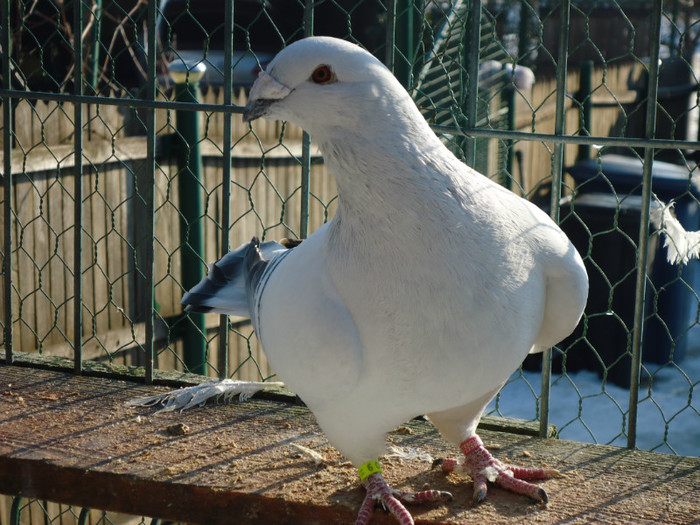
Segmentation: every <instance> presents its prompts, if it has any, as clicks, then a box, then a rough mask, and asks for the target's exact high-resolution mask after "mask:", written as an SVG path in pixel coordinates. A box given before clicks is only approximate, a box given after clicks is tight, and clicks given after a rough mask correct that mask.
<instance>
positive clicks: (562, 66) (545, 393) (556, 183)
mask: <svg viewBox="0 0 700 525" xmlns="http://www.w3.org/2000/svg"><path fill="white" fill-rule="evenodd" d="M560 11H561V14H560V16H561V18H560V20H561V26H560V30H559V51H558V54H557V97H556V101H557V106H556V115H555V121H554V134H555V135H556V137H561V136H563V135H564V128H565V126H566V76H567V65H568V64H567V60H568V57H569V23H570V19H571V0H561V4H560ZM563 169H564V143H563V142H556V143H555V144H554V152H553V154H552V195H551V201H550V203H551V209H552V211H551V217H552V220H554V222H556V223H559V201H560V200H561V186H562V171H563ZM551 383H552V349H551V348H547V349H546V350H545V351H544V353H543V355H542V393H541V396H540V436H541V437H546V436H547V432H548V430H549V395H550V389H551Z"/></svg>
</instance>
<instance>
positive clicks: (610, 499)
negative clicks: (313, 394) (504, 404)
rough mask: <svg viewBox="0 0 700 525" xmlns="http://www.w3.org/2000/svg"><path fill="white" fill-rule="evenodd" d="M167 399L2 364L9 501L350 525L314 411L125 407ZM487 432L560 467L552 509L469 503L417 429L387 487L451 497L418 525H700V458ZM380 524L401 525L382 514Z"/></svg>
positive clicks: (2, 451) (0, 410) (349, 505)
mask: <svg viewBox="0 0 700 525" xmlns="http://www.w3.org/2000/svg"><path fill="white" fill-rule="evenodd" d="M163 390H164V387H147V386H144V385H140V384H137V383H132V382H127V381H121V380H114V379H103V378H95V377H84V376H74V375H71V374H66V373H63V372H57V371H51V370H39V369H34V368H27V367H19V366H0V493H5V494H12V495H22V496H26V497H36V498H42V499H48V500H51V501H56V502H62V503H68V504H74V505H77V506H82V507H89V508H95V509H106V510H113V511H119V512H126V513H129V514H136V515H145V516H152V517H158V518H164V519H171V520H176V521H185V522H190V523H207V524H211V523H236V524H263V523H264V524H276V523H290V524H291V523H304V524H314V523H318V524H324V525H329V524H346V523H352V522H353V520H354V518H355V514H356V512H357V509H358V507H359V505H360V502H361V501H362V497H363V490H362V489H361V488H360V486H359V483H358V479H357V476H356V473H355V469H354V468H353V467H352V465H351V464H350V463H349V462H347V461H346V460H345V459H344V458H343V457H341V456H340V454H339V453H338V452H337V451H336V450H335V449H333V448H332V447H331V446H330V445H329V444H328V442H327V441H326V439H325V437H324V436H323V434H322V433H321V431H320V429H319V428H318V426H317V424H316V422H315V420H314V418H313V416H312V415H311V413H310V412H309V411H308V410H307V409H306V408H304V407H301V406H297V405H295V404H293V403H289V402H284V401H273V400H265V399H254V400H251V401H249V402H247V403H241V404H233V405H212V406H206V407H202V408H198V409H193V410H189V411H187V412H183V413H177V412H175V413H173V412H169V413H163V414H155V409H148V408H131V407H128V406H126V404H125V403H126V402H127V401H129V400H132V399H134V398H137V397H141V396H146V395H151V394H153V393H154V392H158V391H163ZM492 423H493V422H492ZM524 428H527V425H525V427H524ZM480 434H481V436H482V439H483V440H484V443H485V444H486V445H487V446H490V447H491V448H492V449H497V450H495V452H494V453H495V455H496V456H497V457H498V458H499V459H501V460H505V461H509V462H513V463H517V464H524V465H540V464H542V465H545V464H546V465H548V466H552V467H555V468H558V469H559V470H560V471H562V473H563V476H562V477H560V478H557V479H551V480H548V481H545V482H543V483H542V484H543V486H544V487H545V488H546V490H547V492H548V493H549V496H550V503H549V506H548V507H546V508H545V507H543V506H540V505H535V504H532V503H530V502H529V501H528V500H527V499H525V498H523V497H520V496H516V495H513V494H510V493H506V492H504V491H503V490H500V489H498V488H495V487H494V488H491V489H490V492H489V496H488V498H487V500H486V502H485V503H483V504H481V505H479V506H478V507H473V506H472V505H471V503H470V499H471V489H472V484H471V481H470V480H469V479H464V478H462V477H460V476H458V475H456V474H450V475H448V476H446V475H444V474H443V473H442V472H440V471H438V470H431V463H430V461H431V458H433V457H444V456H445V455H454V454H456V452H457V451H456V450H455V449H454V448H453V447H452V446H451V445H449V444H448V443H446V442H445V441H444V440H442V439H441V438H440V437H439V436H438V435H437V433H436V432H435V430H434V429H433V427H432V426H431V425H430V424H429V423H428V422H426V421H420V420H414V421H411V422H409V423H407V424H406V425H404V426H402V427H400V428H399V429H398V430H397V431H395V432H393V433H391V434H390V435H389V439H388V443H387V445H388V446H389V447H390V450H393V452H394V454H391V455H390V456H389V457H387V458H384V459H383V460H382V462H383V465H384V467H385V474H386V477H387V479H388V481H389V483H391V484H392V485H394V486H396V487H397V488H412V489H421V488H423V487H432V488H436V489H440V490H449V491H450V492H452V493H453V494H454V496H455V500H454V501H453V502H452V503H449V504H435V505H428V506H412V507H411V511H412V513H413V514H414V516H415V518H416V521H417V523H423V524H447V523H467V522H468V523H523V522H533V521H537V522H538V523H563V522H567V523H570V522H576V523H581V522H598V523H600V522H603V523H612V522H620V523H669V524H673V523H691V522H695V523H697V520H698V511H699V506H698V505H699V504H698V501H700V459H699V458H683V457H678V456H671V455H664V454H657V453H651V452H641V451H630V450H625V449H621V448H617V447H611V446H599V445H587V444H582V443H575V442H568V441H563V440H556V439H540V438H536V437H532V436H527V435H523V434H513V433H506V432H497V431H492V430H486V429H482V430H481V431H480ZM391 447H394V448H393V449H392V448H391ZM308 450H312V451H314V452H315V454H311V453H309V452H308ZM319 455H320V456H319ZM372 523H373V524H389V523H395V521H394V519H393V518H392V517H390V516H388V515H386V514H384V513H383V512H381V511H379V510H378V511H377V512H375V514H374V516H373V518H372Z"/></svg>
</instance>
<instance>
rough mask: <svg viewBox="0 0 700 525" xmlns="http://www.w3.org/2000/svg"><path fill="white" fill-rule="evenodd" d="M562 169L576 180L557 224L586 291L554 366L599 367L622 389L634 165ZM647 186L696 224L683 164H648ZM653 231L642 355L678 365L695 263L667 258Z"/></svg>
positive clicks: (631, 284)
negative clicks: (582, 272) (578, 322)
mask: <svg viewBox="0 0 700 525" xmlns="http://www.w3.org/2000/svg"><path fill="white" fill-rule="evenodd" d="M568 172H569V173H570V174H571V175H572V176H573V178H574V179H575V180H576V196H575V198H573V199H572V198H571V197H569V198H566V199H565V200H563V201H562V209H561V218H562V229H563V230H564V231H565V232H566V233H567V235H568V236H569V238H570V239H571V240H572V242H573V243H574V245H575V246H576V248H577V249H578V250H579V252H580V253H581V255H582V256H584V257H585V263H586V268H587V270H588V274H589V278H590V292H589V299H588V303H587V305H586V324H587V326H586V327H585V329H584V326H583V325H582V326H580V327H579V328H578V329H577V331H576V332H575V333H574V335H573V336H571V337H569V338H568V339H567V340H565V341H564V342H562V344H560V345H559V347H560V348H561V349H563V351H564V355H563V356H562V355H561V354H559V355H558V357H557V354H556V353H555V363H554V366H555V370H557V369H559V368H560V367H562V368H565V369H566V370H567V371H573V370H578V369H581V368H585V369H591V370H596V371H598V372H599V373H600V374H601V376H602V375H603V374H604V372H605V371H606V370H607V374H606V377H607V379H608V380H610V381H612V382H614V383H616V384H619V385H623V386H629V382H630V362H631V353H630V351H631V343H632V327H633V316H634V303H635V280H636V271H635V267H636V245H637V243H638V240H639V227H640V218H641V208H642V201H641V196H640V194H641V181H642V162H641V160H639V159H637V158H634V157H624V156H620V155H603V156H602V157H601V158H600V159H591V160H586V161H583V162H580V163H578V164H576V165H575V166H572V167H571V168H569V169H568ZM652 191H653V192H654V193H655V194H656V196H657V197H658V198H659V199H661V200H662V201H663V202H665V203H668V202H670V201H673V202H674V203H675V207H674V212H675V214H676V216H677V218H678V220H679V221H680V222H681V224H682V225H683V227H684V228H685V229H686V230H699V229H700V206H698V201H697V198H698V197H699V196H700V187H699V186H698V184H697V179H696V178H695V177H691V176H690V174H689V170H688V169H686V168H684V167H681V166H678V165H675V164H669V163H666V162H654V164H653V171H652ZM652 206H657V204H656V202H652ZM656 233H658V232H654V230H653V228H652V234H653V235H652V237H651V242H650V246H649V259H648V268H647V270H648V274H649V279H648V286H647V289H646V301H645V312H646V316H645V324H644V338H643V342H642V344H643V347H642V350H643V357H642V358H643V360H644V361H648V362H654V363H665V362H668V361H669V360H670V359H673V360H674V361H675V362H676V363H678V362H680V361H681V360H682V359H683V357H684V355H685V351H686V346H687V338H688V337H687V332H688V329H689V327H690V326H691V324H692V323H693V320H694V319H695V316H696V314H697V312H698V295H697V294H696V291H695V290H696V289H697V288H698V286H697V285H698V280H699V278H700V263H698V262H697V261H691V262H690V263H689V264H687V265H672V264H670V263H668V262H667V260H666V249H665V248H664V247H663V238H661V237H660V236H659V235H658V234H656ZM586 256H587V257H586ZM584 330H585V332H584Z"/></svg>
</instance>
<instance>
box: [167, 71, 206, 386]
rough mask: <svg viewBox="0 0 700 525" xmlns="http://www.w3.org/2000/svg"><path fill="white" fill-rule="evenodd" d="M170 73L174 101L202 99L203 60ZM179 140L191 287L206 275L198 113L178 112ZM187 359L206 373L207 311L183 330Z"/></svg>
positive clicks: (185, 272) (186, 276) (186, 272)
mask: <svg viewBox="0 0 700 525" xmlns="http://www.w3.org/2000/svg"><path fill="white" fill-rule="evenodd" d="M169 67H170V69H169V73H170V76H171V78H172V79H173V81H174V82H175V100H176V101H178V102H185V103H194V104H196V103H197V102H198V101H199V97H198V93H197V92H198V90H199V80H200V79H201V77H202V75H203V74H204V71H205V70H206V68H205V66H204V64H202V63H201V62H200V63H198V64H196V65H195V66H193V67H189V66H188V65H186V64H184V63H183V62H182V61H180V60H176V61H174V62H173V63H171V64H170V66H169ZM175 121H176V125H175V127H176V129H177V133H176V136H177V140H176V141H175V142H174V144H173V145H174V147H175V154H176V158H177V167H178V196H179V208H180V238H181V239H182V243H183V246H182V249H181V252H180V254H181V255H180V257H181V259H180V260H181V263H182V286H183V287H184V288H185V289H186V290H189V289H190V288H192V287H193V286H194V285H196V284H197V283H198V282H199V281H201V280H202V278H203V277H204V264H203V261H202V255H203V253H204V225H203V224H202V182H201V181H202V154H201V151H200V147H199V141H200V134H199V113H198V112H196V111H186V110H177V111H176V112H175ZM182 339H183V345H184V356H183V357H184V361H185V366H187V369H188V371H190V372H192V373H195V374H202V375H205V374H206V359H207V357H206V351H207V339H206V325H205V323H204V314H189V322H188V323H186V324H185V327H184V328H183V331H182Z"/></svg>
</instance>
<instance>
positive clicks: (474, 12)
mask: <svg viewBox="0 0 700 525" xmlns="http://www.w3.org/2000/svg"><path fill="white" fill-rule="evenodd" d="M468 20H469V21H468V23H467V25H466V26H465V29H466V30H467V31H468V34H466V35H465V38H464V48H463V52H462V54H463V59H464V69H465V71H466V74H467V81H466V82H465V81H462V86H463V88H462V89H463V91H462V94H461V101H460V102H461V105H462V108H463V113H464V116H465V117H466V118H467V126H468V127H469V129H474V128H475V127H476V115H477V109H478V108H477V106H478V103H479V51H480V43H481V0H472V5H471V8H470V10H469V19H468ZM465 88H466V92H465ZM475 155H476V138H474V137H473V136H468V137H466V138H465V140H464V161H465V162H466V163H467V164H468V165H469V166H471V167H473V166H474V162H475V160H476V158H475Z"/></svg>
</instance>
